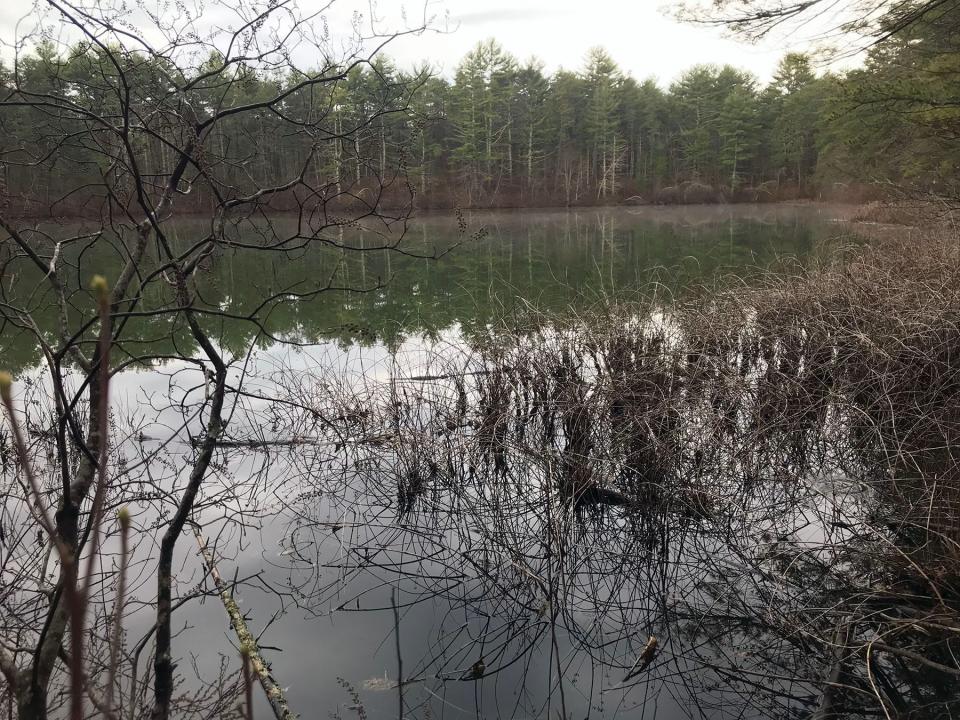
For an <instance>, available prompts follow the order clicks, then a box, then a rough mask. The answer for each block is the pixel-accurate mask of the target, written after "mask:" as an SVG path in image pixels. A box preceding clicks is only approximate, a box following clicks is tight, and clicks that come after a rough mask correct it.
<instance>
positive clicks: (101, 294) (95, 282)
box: [90, 275, 110, 300]
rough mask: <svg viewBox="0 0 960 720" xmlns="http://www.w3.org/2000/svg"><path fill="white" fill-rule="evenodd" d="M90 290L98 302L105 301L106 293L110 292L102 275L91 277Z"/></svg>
mask: <svg viewBox="0 0 960 720" xmlns="http://www.w3.org/2000/svg"><path fill="white" fill-rule="evenodd" d="M90 289H91V290H93V291H94V292H95V293H96V294H97V298H98V299H100V300H105V299H106V298H107V293H108V292H110V286H109V285H108V284H107V279H106V278H105V277H104V276H103V275H94V276H93V279H92V280H90Z"/></svg>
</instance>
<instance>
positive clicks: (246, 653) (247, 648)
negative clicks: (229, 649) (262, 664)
mask: <svg viewBox="0 0 960 720" xmlns="http://www.w3.org/2000/svg"><path fill="white" fill-rule="evenodd" d="M240 654H241V655H242V656H243V657H245V658H249V657H253V643H250V642H245V643H242V644H241V645H240Z"/></svg>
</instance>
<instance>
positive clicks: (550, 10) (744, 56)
mask: <svg viewBox="0 0 960 720" xmlns="http://www.w3.org/2000/svg"><path fill="white" fill-rule="evenodd" d="M441 6H442V7H444V8H446V9H447V10H448V11H449V14H450V19H451V26H452V27H455V28H456V29H455V31H454V32H452V33H450V34H426V35H423V36H421V37H419V38H416V39H413V38H411V39H403V40H402V41H401V43H399V44H398V45H397V46H396V47H395V48H394V49H393V50H392V51H391V54H392V55H394V56H395V57H397V58H398V59H399V60H401V61H404V62H407V61H411V60H413V59H415V58H423V57H427V58H430V59H432V60H433V61H435V62H437V63H439V64H440V65H441V66H443V69H444V71H445V72H446V73H452V71H453V68H454V67H455V66H456V64H457V62H458V61H459V60H460V58H461V57H462V56H463V54H464V53H465V52H466V51H467V50H468V49H469V48H470V47H472V46H473V45H475V44H476V43H477V42H478V41H480V40H483V39H485V38H488V37H495V38H497V40H499V41H500V43H501V44H502V45H503V46H504V47H505V48H506V49H507V50H509V51H510V52H511V53H513V54H514V55H515V56H517V57H518V58H519V59H520V60H526V59H527V58H529V57H530V56H534V55H535V56H537V57H539V58H540V59H541V60H543V61H544V62H545V63H546V67H547V70H548V71H554V70H557V69H558V68H561V67H563V68H566V69H569V70H576V69H579V68H580V67H582V66H583V63H584V58H585V57H586V54H587V51H588V50H589V49H590V48H591V47H593V46H595V45H601V46H603V47H604V48H606V49H607V51H608V52H609V53H610V54H611V55H612V56H613V58H614V60H616V61H617V63H618V64H619V65H620V67H621V68H622V69H624V70H626V71H629V72H630V73H631V74H632V75H634V76H635V77H637V78H639V79H643V78H647V77H651V76H652V77H656V78H657V79H658V80H659V81H660V82H661V83H663V84H668V83H669V82H670V81H671V80H673V79H674V78H676V77H677V76H678V75H679V74H680V73H681V72H683V71H684V70H685V69H687V68H689V67H690V66H691V65H695V64H697V63H711V62H712V63H719V64H723V63H731V64H733V65H737V66H738V67H742V68H745V69H748V70H750V71H751V72H753V73H754V74H755V75H757V76H758V77H760V78H761V79H762V80H766V79H768V78H769V76H770V74H771V69H772V68H773V67H774V66H775V65H776V63H777V62H778V61H779V59H780V58H781V57H782V55H783V53H784V52H785V49H784V44H783V42H779V43H776V44H775V43H773V42H767V43H764V44H761V45H751V44H748V43H745V42H738V41H737V40H735V39H732V38H729V37H725V36H724V33H723V32H722V31H721V30H720V29H719V28H709V27H702V26H700V27H695V26H691V25H688V24H685V23H680V22H678V21H677V20H675V19H674V18H673V17H672V16H671V11H670V9H669V8H670V7H671V6H668V7H664V6H663V5H662V4H661V0H633V2H630V1H626V2H625V1H624V0H517V1H516V2H513V3H511V2H506V1H504V0H488V1H486V2H484V1H478V0H444V2H443V3H442V5H441ZM672 7H675V6H672ZM781 41H782V38H781ZM798 42H799V41H798Z"/></svg>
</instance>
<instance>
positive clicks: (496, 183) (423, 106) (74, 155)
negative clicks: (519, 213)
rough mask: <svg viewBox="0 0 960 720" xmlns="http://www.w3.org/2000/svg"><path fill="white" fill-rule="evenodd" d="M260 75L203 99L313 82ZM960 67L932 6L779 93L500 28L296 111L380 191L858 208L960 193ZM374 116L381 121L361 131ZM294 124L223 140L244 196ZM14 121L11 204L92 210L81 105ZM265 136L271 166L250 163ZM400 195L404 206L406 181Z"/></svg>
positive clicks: (296, 158)
mask: <svg viewBox="0 0 960 720" xmlns="http://www.w3.org/2000/svg"><path fill="white" fill-rule="evenodd" d="M943 12H949V8H944V9H943ZM125 57H126V58H127V61H128V62H129V63H131V65H133V66H135V67H132V68H130V69H128V71H131V70H132V71H133V72H134V73H135V77H136V79H137V83H136V86H135V92H137V93H139V94H141V95H142V97H141V98H139V101H140V102H141V103H142V104H143V105H144V106H145V107H146V106H149V105H150V103H153V102H154V101H155V98H156V97H157V96H160V95H162V93H163V92H164V84H165V82H168V81H167V80H165V77H166V76H167V74H168V71H169V68H164V67H162V66H161V65H162V62H161V61H160V60H158V59H157V58H147V57H143V58H139V57H138V56H137V55H136V53H128V54H126V55H125ZM216 63H217V58H216V57H210V58H209V60H208V61H207V65H208V66H210V67H214V66H215V65H216ZM335 70H337V68H331V67H324V68H318V69H317V70H316V72H317V73H318V74H321V73H326V74H328V75H330V74H331V73H332V72H333V71H335ZM111 71H112V70H111V68H109V67H107V66H106V58H105V57H104V54H103V53H102V52H101V51H99V50H98V49H95V48H94V47H90V46H85V45H76V46H74V47H73V48H72V49H71V50H70V51H69V52H68V53H66V54H63V53H57V52H56V51H55V50H54V48H53V47H52V46H50V45H43V44H41V45H40V46H38V47H36V48H35V50H34V52H33V53H32V54H31V55H30V56H29V57H25V58H22V59H21V61H20V63H19V65H18V67H17V69H16V72H13V71H12V70H11V69H9V68H6V69H4V70H3V72H2V83H3V85H4V93H5V95H6V97H7V99H8V101H9V100H10V99H11V98H14V97H16V96H21V95H23V94H24V93H26V95H27V96H36V95H37V94H42V92H43V91H44V89H46V88H51V89H56V90H57V91H58V92H61V93H65V94H67V95H70V96H73V97H75V98H77V102H78V104H91V105H96V106H99V105H101V104H103V103H107V104H108V105H109V102H110V101H111V100H110V98H109V97H92V96H91V97H86V96H85V95H88V94H89V92H88V91H89V90H90V89H92V88H96V87H97V86H98V85H97V82H96V81H95V80H94V78H96V77H98V76H99V77H102V76H103V75H104V74H109V73H110V72H111ZM241 72H242V74H243V77H242V82H239V83H234V84H232V85H231V86H230V89H229V97H220V96H219V95H218V94H217V93H218V89H217V88H216V87H205V86H204V84H203V83H202V82H201V83H198V84H197V85H196V88H195V94H196V95H197V102H196V104H195V105H194V110H195V111H198V112H199V113H200V114H202V113H203V108H204V107H206V106H208V105H209V104H210V103H212V102H217V103H218V104H220V105H221V106H223V105H226V106H229V105H230V104H235V105H238V106H239V105H243V104H244V103H251V102H256V101H257V99H258V98H262V97H266V96H268V95H271V94H275V93H277V92H281V93H282V92H283V91H284V89H285V88H288V87H293V86H295V85H296V84H297V83H299V82H302V78H301V77H296V76H293V75H292V74H290V73H286V74H282V73H279V72H275V71H274V72H269V71H263V70H261V69H258V68H257V67H255V66H253V65H247V66H244V67H242V68H241ZM958 75H960V47H958V42H957V40H956V34H955V33H954V32H953V27H952V25H951V23H949V22H945V18H943V17H939V15H937V16H934V15H933V14H931V13H927V14H926V15H924V16H923V17H922V18H921V19H920V20H918V21H916V22H914V23H912V24H911V25H910V26H909V27H908V28H906V29H902V30H901V31H900V32H898V33H897V34H896V35H895V36H893V37H891V38H888V39H887V40H885V41H884V42H882V43H877V44H874V45H873V46H872V47H871V49H870V50H869V51H868V53H867V58H866V62H865V64H864V65H863V67H861V68H858V69H855V70H851V71H848V72H846V73H843V74H836V73H831V72H825V73H818V72H817V63H816V62H815V60H814V59H813V58H811V57H810V56H808V55H805V54H799V53H788V54H787V55H785V56H784V57H783V59H782V60H781V62H780V64H779V66H778V67H777V68H776V69H775V71H774V72H773V76H772V80H771V81H770V82H769V83H768V84H767V85H762V84H761V83H760V82H758V80H757V79H756V78H755V77H753V76H752V75H750V74H749V73H747V72H744V71H742V70H739V69H737V68H735V67H732V66H730V65H724V66H704V65H701V66H695V67H692V68H690V69H689V70H687V71H686V72H684V73H683V74H682V75H681V76H680V77H678V78H677V79H676V80H675V81H673V82H672V83H670V84H669V85H668V86H666V87H664V86H662V85H661V84H658V82H657V81H655V80H654V79H646V80H638V79H636V78H634V77H632V76H631V75H630V74H628V73H625V72H623V71H622V70H621V69H620V68H619V67H618V66H617V63H616V61H615V59H614V58H612V57H611V56H610V55H609V54H608V53H607V52H606V51H604V50H603V49H602V48H599V47H598V48H594V49H593V50H591V51H590V52H589V54H588V56H587V57H586V59H585V62H584V64H583V66H582V67H581V69H580V70H578V71H569V70H563V69H561V70H559V71H557V72H555V73H553V74H552V75H548V74H547V73H545V71H544V66H543V64H542V63H541V62H539V61H538V60H536V59H532V60H529V61H527V62H520V61H519V60H518V59H517V58H516V57H514V56H513V55H512V54H511V53H510V52H508V51H507V50H506V49H504V48H503V47H501V46H500V45H499V44H498V43H497V42H496V41H495V40H493V39H490V40H487V41H484V42H481V43H479V44H478V45H477V46H476V47H474V48H473V49H472V50H470V51H469V52H468V53H467V54H466V55H465V56H464V57H463V59H462V61H461V62H460V63H459V65H458V66H457V67H456V69H455V72H454V74H453V77H452V78H451V79H449V80H448V79H446V78H444V77H441V76H439V75H437V74H435V73H434V72H433V71H432V69H431V68H429V67H428V66H424V67H421V68H419V69H415V70H413V71H406V70H402V69H400V68H398V67H397V66H396V65H395V64H394V63H392V62H391V61H390V60H388V59H386V58H384V57H383V56H378V58H377V59H375V60H374V62H373V63H370V64H368V65H357V66H355V67H352V68H349V69H344V72H343V77H342V78H341V79H339V80H337V81H335V82H330V83H325V84H324V85H323V91H322V92H320V91H317V90H316V89H314V88H312V89H311V91H310V92H297V93H292V94H291V95H289V96H288V97H287V98H286V99H285V101H284V106H283V111H289V112H292V113H297V114H300V115H303V116H310V115H311V114H313V115H320V116H322V118H323V121H322V123H321V127H322V128H323V132H324V133H325V134H326V136H327V137H326V138H325V139H327V140H329V139H330V138H334V141H333V142H326V143H325V145H324V148H323V150H322V151H320V152H316V153H315V155H316V157H314V158H313V159H312V162H313V163H314V165H315V167H314V168H313V171H314V172H315V173H316V174H317V176H318V177H319V176H328V177H335V178H338V179H341V180H343V181H344V182H351V183H360V184H361V185H362V184H364V183H369V184H370V185H371V186H373V185H374V184H378V183H379V181H380V179H388V178H389V177H394V176H395V173H396V172H397V169H400V170H401V172H402V174H404V175H405V176H406V177H408V178H409V182H410V185H411V186H412V189H414V190H415V191H416V193H417V194H418V195H419V198H418V200H417V205H418V206H419V207H451V206H463V207H478V206H488V205H489V206H498V205H499V206H511V205H544V204H600V203H609V202H615V201H620V200H624V199H631V200H632V201H635V202H661V203H673V202H715V201H730V200H741V201H764V200H775V199H789V198H795V197H811V198H817V197H821V198H841V199H843V198H846V199H858V198H860V197H864V196H867V195H877V194H882V192H883V190H884V188H888V187H893V186H896V187H897V188H898V189H900V190H914V191H923V192H936V193H938V194H940V195H952V196H956V195H957V194H958V190H957V187H956V183H957V181H956V177H957V169H958V167H960V149H958V143H957V138H958V137H960V82H958ZM205 94H206V95H208V96H210V97H209V98H204V97H203V96H204V95H205ZM8 105H9V102H8ZM371 111H375V112H376V115H377V120H376V122H374V123H367V124H364V123H361V118H365V117H367V116H368V115H369V114H370V113H371ZM76 122H82V121H76ZM281 122H282V120H280V119H279V115H278V112H277V108H269V107H265V108H263V109H262V110H261V111H259V112H257V113H256V114H255V117H254V116H251V115H250V114H245V115H244V120H243V122H239V121H238V122H233V123H231V122H224V123H222V124H221V125H220V127H219V128H218V130H217V132H216V133H215V134H214V136H212V137H211V138H208V140H207V142H208V143H210V142H214V143H217V147H216V154H217V156H218V157H222V158H223V159H224V162H226V163H230V164H232V165H233V166H234V171H233V173H232V174H233V175H234V176H236V177H235V178H234V179H235V180H236V183H235V187H237V188H242V187H243V186H244V182H243V179H242V177H243V176H245V175H247V174H251V175H252V176H255V177H256V178H257V181H258V182H259V181H266V182H270V181H271V180H273V179H276V178H280V177H287V176H289V174H290V172H291V171H292V168H294V167H295V166H296V165H297V164H298V163H299V162H301V161H302V159H303V157H305V155H307V154H309V148H310V147H312V145H313V144H314V143H315V138H311V137H308V136H305V135H303V134H291V133H284V134H281V135H279V136H278V135H277V132H276V131H277V129H278V127H279V125H280V124H281ZM0 123H2V125H3V127H2V131H3V134H4V136H5V141H4V147H3V148H2V160H3V163H2V166H3V172H4V178H3V179H4V182H5V185H6V190H7V193H6V196H7V197H8V202H10V203H12V204H13V205H14V206H15V209H16V210H18V211H20V212H23V213H26V214H42V213H43V212H44V210H43V209H44V208H47V209H49V210H48V211H49V212H52V214H55V215H56V214H60V215H64V214H70V213H71V212H75V211H77V210H79V209H80V208H89V205H88V200H89V198H88V197H87V194H88V192H87V191H85V190H84V189H83V186H84V183H83V182H82V180H83V177H84V176H85V175H90V174H99V173H100V171H102V170H103V168H98V167H97V162H96V159H95V158H93V157H92V155H91V154H90V152H89V150H90V149H89V148H84V147H81V146H77V147H71V141H70V138H71V133H70V128H69V127H65V124H64V120H63V117H62V116H56V117H54V116H52V115H48V114H47V113H45V112H44V109H43V108H42V107H41V106H37V105H36V104H34V105H33V106H30V105H29V104H25V107H22V108H19V109H18V110H17V111H16V112H6V113H4V114H3V116H2V118H0ZM361 125H362V126H361ZM355 126H356V127H355ZM354 130H356V132H353V131H354ZM348 136H349V140H347V139H346V138H347V137H348ZM337 137H342V138H344V139H342V140H339V141H337V140H336V138H337ZM64 138H66V140H64ZM251 145H255V146H256V147H257V152H256V160H257V167H250V166H249V164H248V163H246V162H244V158H245V157H246V156H247V155H248V154H249V153H248V151H247V148H249V147H250V146H251ZM145 151H146V157H147V158H148V161H149V158H150V157H151V152H152V154H153V155H155V156H156V157H155V160H156V162H157V163H160V164H162V163H163V162H164V160H169V158H165V157H164V152H165V148H164V147H163V144H162V143H161V144H158V145H156V147H153V148H152V149H148V148H145ZM38 167H40V168H42V169H43V170H45V172H37V169H38ZM394 190H395V197H394V198H393V201H395V202H401V201H402V200H401V199H400V198H401V196H402V195H403V193H402V192H400V188H399V183H398V187H396V188H394ZM203 198H204V192H203V188H200V191H199V192H197V193H196V194H195V197H194V198H192V199H191V200H190V202H194V203H197V208H198V209H199V208H200V207H202V206H203V203H204V199H203ZM383 202H385V203H389V202H391V195H390V193H387V194H385V196H384V198H383ZM276 204H277V206H278V207H282V205H283V203H282V200H281V199H277V200H276Z"/></svg>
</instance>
